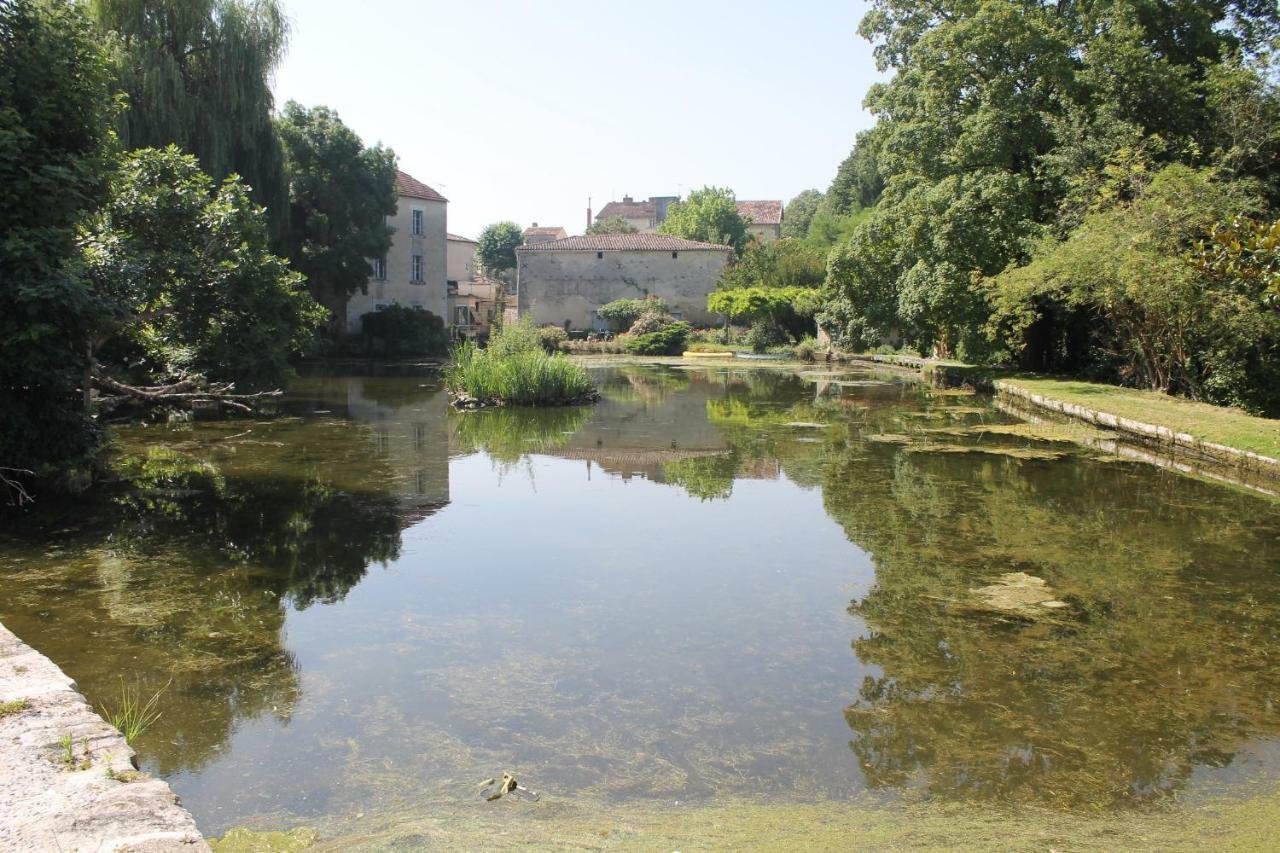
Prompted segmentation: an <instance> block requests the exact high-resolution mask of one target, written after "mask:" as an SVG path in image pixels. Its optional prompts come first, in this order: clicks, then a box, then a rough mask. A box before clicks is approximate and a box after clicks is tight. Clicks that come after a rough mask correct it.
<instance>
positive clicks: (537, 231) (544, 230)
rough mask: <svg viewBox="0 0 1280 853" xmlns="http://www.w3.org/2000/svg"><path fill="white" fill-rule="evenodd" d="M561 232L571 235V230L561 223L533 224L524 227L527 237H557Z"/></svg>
mask: <svg viewBox="0 0 1280 853" xmlns="http://www.w3.org/2000/svg"><path fill="white" fill-rule="evenodd" d="M560 234H563V235H565V236H566V237H567V236H569V232H568V231H565V230H564V228H562V227H561V226H559V225H531V226H529V227H528V228H526V229H524V236H526V237H555V236H558V235H560Z"/></svg>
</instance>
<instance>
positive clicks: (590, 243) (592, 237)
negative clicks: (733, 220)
mask: <svg viewBox="0 0 1280 853" xmlns="http://www.w3.org/2000/svg"><path fill="white" fill-rule="evenodd" d="M548 250H552V251H561V252H672V251H677V250H679V251H686V252H693V251H710V250H714V251H718V252H730V251H733V250H732V248H731V247H729V246H721V245H719V244H717V243H699V242H698V241H696V240H685V239H684V238H683V237H672V236H670V235H667V234H588V235H585V236H582V237H566V238H565V239H563V240H550V241H548V242H546V243H530V244H529V245H526V246H517V247H516V251H517V252H546V251H548Z"/></svg>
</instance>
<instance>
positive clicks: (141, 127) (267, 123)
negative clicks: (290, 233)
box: [88, 0, 288, 232]
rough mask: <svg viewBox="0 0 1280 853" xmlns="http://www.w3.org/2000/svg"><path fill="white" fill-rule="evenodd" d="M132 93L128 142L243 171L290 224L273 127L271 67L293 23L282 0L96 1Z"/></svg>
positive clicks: (123, 135) (276, 223)
mask: <svg viewBox="0 0 1280 853" xmlns="http://www.w3.org/2000/svg"><path fill="white" fill-rule="evenodd" d="M88 5H89V9H90V10H91V13H92V15H93V17H94V19H95V20H96V21H97V23H98V26H99V28H100V29H101V30H102V31H103V32H104V34H106V35H108V40H107V43H108V44H109V45H110V49H111V51H112V54H113V60H114V65H115V70H116V76H117V81H118V85H119V86H120V88H121V89H122V90H123V92H124V93H125V95H126V96H127V99H128V104H127V106H128V108H127V109H126V110H124V111H123V112H122V113H121V114H120V120H119V122H118V125H117V127H118V131H119V134H120V139H121V141H122V142H123V143H124V145H125V147H127V148H161V147H164V146H165V145H169V144H174V145H177V146H178V147H180V148H182V149H184V150H186V151H189V152H191V153H193V154H195V155H196V156H197V157H198V158H199V159H200V165H201V167H202V168H203V169H204V170H205V171H206V172H208V173H209V174H210V175H212V176H213V178H214V179H215V180H219V181H220V180H222V179H223V178H225V177H227V176H229V175H231V174H238V175H240V176H241V177H242V178H243V179H244V180H245V181H246V182H247V183H248V185H249V186H250V187H251V188H252V191H253V198H254V200H255V201H256V202H257V203H258V204H261V205H266V206H267V208H268V209H269V213H270V216H271V222H272V228H273V231H276V232H278V231H279V229H280V228H281V227H282V226H283V224H284V217H285V210H286V199H287V191H286V181H285V174H284V156H283V154H282V152H281V149H280V142H279V140H278V139H277V137H276V133H275V128H274V127H273V126H272V111H273V109H274V102H273V100H272V95H271V85H270V83H271V74H272V72H273V71H274V70H275V68H276V66H277V65H278V64H279V62H280V60H281V58H282V57H283V56H284V51H285V46H286V42H287V39H288V25H287V22H286V19H285V16H284V13H283V11H282V10H281V8H280V5H279V3H277V2H276V0H90V2H89V4H88Z"/></svg>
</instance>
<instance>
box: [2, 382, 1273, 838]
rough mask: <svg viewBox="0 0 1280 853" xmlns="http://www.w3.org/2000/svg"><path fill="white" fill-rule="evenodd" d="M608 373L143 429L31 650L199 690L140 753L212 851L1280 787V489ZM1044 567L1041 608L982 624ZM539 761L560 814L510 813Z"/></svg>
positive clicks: (433, 387)
mask: <svg viewBox="0 0 1280 853" xmlns="http://www.w3.org/2000/svg"><path fill="white" fill-rule="evenodd" d="M596 373H597V378H598V380H599V382H600V384H601V390H602V394H603V398H602V401H601V402H600V403H599V404H598V405H596V406H594V407H587V408H564V409H553V410H541V411H518V410H494V411H483V412H475V413H467V414H457V413H453V412H451V411H450V410H449V408H448V406H447V402H446V399H445V396H444V395H443V393H442V392H441V391H440V390H439V387H438V380H437V378H436V377H435V376H433V375H432V374H430V373H427V372H416V371H414V370H411V369H410V370H404V371H386V372H384V374H383V375H371V376H346V377H322V376H315V377H307V378H304V379H302V380H300V381H299V382H298V383H297V384H296V386H295V388H294V389H293V390H292V391H291V392H290V394H289V397H288V399H287V400H286V402H285V403H284V404H283V406H284V409H285V411H284V416H283V417H280V418H277V419H274V420H269V421H265V420H264V421H245V420H229V421H207V422H197V423H194V424H176V425H169V426H151V427H146V428H142V427H135V428H130V429H125V430H121V431H120V432H119V433H118V435H117V444H118V448H119V454H120V458H119V466H120V470H121V472H122V475H121V479H120V481H119V482H118V483H114V484H112V485H110V486H109V487H107V488H104V489H102V490H100V491H99V492H98V494H97V496H96V498H95V500H94V502H93V503H92V504H91V505H88V506H86V505H84V504H83V503H82V504H80V505H78V506H75V507H55V506H47V507H45V508H44V510H43V514H42V516H41V517H40V518H39V521H38V523H37V524H33V525H32V526H31V528H29V529H24V530H22V531H9V532H8V533H6V534H5V535H4V536H3V537H2V538H0V590H3V595H0V620H2V621H3V622H4V623H5V624H6V625H7V626H8V627H9V628H10V629H12V630H13V631H14V632H15V633H17V634H18V635H19V636H20V637H22V638H23V639H25V640H26V641H27V642H28V643H30V644H32V645H33V646H35V647H36V648H38V649H39V650H41V651H43V652H44V653H46V654H48V655H49V656H50V657H51V658H53V660H54V661H55V662H56V663H58V664H59V665H60V666H61V667H63V669H65V670H66V671H67V672H68V674H70V675H71V676H72V677H73V678H75V679H76V680H77V681H78V683H79V684H80V687H81V689H82V690H83V691H84V692H85V694H86V695H87V696H88V698H89V700H90V701H91V702H92V703H94V704H95V705H98V706H102V705H106V706H111V705H112V704H113V703H114V702H116V701H117V697H118V696H119V694H120V692H121V689H122V680H123V684H124V685H134V684H135V683H137V684H140V685H141V686H142V687H143V689H144V691H146V692H147V693H151V692H155V691H163V692H162V693H161V696H160V700H159V707H160V710H161V712H162V716H161V718H160V720H159V721H158V722H157V723H156V724H155V725H154V726H153V727H152V728H151V729H150V730H148V731H147V732H146V733H145V734H144V735H143V736H142V737H141V739H140V740H139V742H138V744H137V748H138V751H139V754H140V759H141V763H142V765H143V767H144V769H146V770H149V771H151V772H154V773H156V774H158V775H161V776H163V777H164V778H166V779H168V780H169V781H170V783H171V784H172V786H173V788H174V789H175V790H176V791H177V793H178V794H179V795H180V796H181V797H182V799H183V802H184V803H185V804H186V805H187V806H188V808H190V810H191V811H192V812H193V813H194V814H195V816H196V819H197V821H198V823H199V824H200V827H201V829H202V830H203V831H204V832H205V833H206V834H209V835H218V834H221V833H222V832H224V831H226V830H227V829H228V828H230V827H234V826H240V825H248V826H254V827H258V828H272V827H274V828H282V827H291V826H297V825H304V826H314V827H320V828H321V829H322V831H323V832H328V833H330V834H333V833H339V832H341V831H343V830H344V829H350V828H351V827H353V826H356V825H357V824H359V822H361V821H377V820H384V821H390V820H391V819H392V817H393V816H394V817H395V819H396V820H404V819H405V815H418V816H432V815H435V816H438V815H441V814H456V813H459V810H462V812H463V813H469V812H467V810H474V809H486V808H487V809H490V810H494V809H497V808H502V809H507V810H508V811H510V810H511V809H515V808H526V809H542V810H544V811H543V813H545V814H548V815H554V814H556V812H555V809H556V808H557V806H556V805H555V804H557V803H559V804H571V806H572V808H574V809H576V810H577V813H579V814H589V813H591V811H592V809H605V810H607V809H610V808H617V809H626V808H628V807H631V806H637V807H645V806H646V805H649V806H653V807H655V808H657V807H661V808H667V807H676V806H677V805H678V806H679V807H682V808H683V807H687V806H690V805H692V806H697V805H698V804H708V803H724V802H726V801H729V800H748V801H751V802H755V803H796V804H804V805H805V806H806V807H813V808H817V809H819V810H821V809H822V808H824V805H823V804H836V803H842V802H849V801H851V800H854V799H860V801H865V800H867V799H868V798H869V799H870V801H873V802H876V803H887V804H890V805H891V804H893V803H896V802H907V801H912V802H920V801H929V802H940V803H947V804H958V805H959V806H963V807H965V808H972V807H977V808H987V807H998V808H1014V809H1017V808H1030V809H1038V810H1048V811H1049V812H1051V813H1061V814H1107V815H1112V816H1115V815H1120V816H1124V815H1126V814H1130V813H1135V814H1136V813H1142V812H1144V811H1148V810H1150V809H1153V808H1159V807H1161V806H1162V804H1166V803H1168V802H1171V801H1174V800H1177V801H1179V802H1182V801H1194V800H1196V799H1197V798H1200V799H1204V798H1210V797H1215V796H1220V795H1222V796H1237V795H1238V796H1246V795H1248V794H1249V793H1250V792H1256V791H1257V790H1258V786H1259V785H1262V784H1271V783H1272V782H1274V781H1275V780H1276V779H1277V778H1280V773H1277V770H1278V769H1280V707H1278V706H1277V700H1280V667H1277V666H1276V665H1275V661H1276V659H1277V656H1280V513H1278V512H1277V504H1276V503H1275V501H1274V500H1272V499H1269V498H1266V497H1262V496H1258V495H1254V494H1250V493H1246V492H1243V491H1238V490H1233V489H1231V488H1228V487H1226V486H1222V485H1217V484H1212V483H1209V482H1202V481H1199V480H1195V479H1190V478H1186V477H1181V476H1178V475H1176V474H1173V473H1170V472H1166V471H1162V470H1160V469H1157V468H1155V467H1150V466H1146V465H1142V464H1139V463H1135V462H1130V461H1125V460H1123V459H1121V458H1118V457H1116V456H1113V455H1109V454H1106V453H1104V452H1101V451H1099V450H1092V449H1089V448H1088V447H1085V446H1082V445H1081V444H1079V443H1078V442H1076V441H1072V440H1071V439H1077V438H1079V436H1073V435H1070V434H1069V433H1070V430H1064V429H1060V428H1057V429H1055V428H1052V427H1049V428H1043V429H1031V428H1029V427H1027V425H1025V424H1022V423H1021V422H1019V421H1017V420H1016V419H1014V418H1013V417H1011V416H1008V415H1005V414H1001V413H1000V412H998V411H997V410H996V409H995V408H994V407H993V406H992V404H991V402H990V400H988V399H985V398H980V397H974V396H971V395H966V394H964V393H960V392H955V391H938V390H935V389H930V388H927V387H925V386H922V385H920V384H917V383H915V382H914V381H911V380H910V379H908V378H904V377H900V376H897V375H887V374H883V373H872V372H868V371H866V370H858V369H835V370H829V369H826V368H821V369H817V368H815V369H811V370H797V369H791V368H778V367H764V366H759V367H747V368H739V367H717V366H703V365H698V366H691V367H684V366H680V365H669V364H668V365H657V364H655V365H642V364H636V365H613V366H607V367H600V368H597V369H596ZM1018 573H1022V574H1021V575H1019V574H1018ZM1024 576H1029V577H1030V578H1032V579H1035V582H1036V583H1039V582H1040V581H1043V584H1042V585H1041V587H1040V588H1043V589H1044V590H1047V591H1046V592H1045V594H1044V595H1042V596H1040V599H1044V600H1047V601H1048V604H1047V605H1045V606H1043V607H1042V608H1041V609H1039V610H1036V609H1035V604H1036V602H1035V601H1033V602H1032V607H1031V609H1030V611H1028V610H1026V609H1025V608H1024V609H1023V610H1018V611H1014V610H1002V609H1001V608H1000V607H999V606H997V605H992V604H990V602H988V601H987V599H986V598H984V597H983V596H984V593H983V592H982V590H983V589H984V588H987V587H992V586H993V585H994V586H995V587H998V586H999V585H1000V584H1001V583H1005V582H1009V579H1010V578H1014V579H1017V578H1021V577H1024ZM984 602H985V603H984ZM1041 603H1043V602H1041ZM507 770H509V771H511V772H513V773H515V774H516V775H517V777H518V778H520V780H521V781H522V783H523V784H525V785H527V786H528V787H531V788H533V789H535V790H537V791H539V792H540V793H541V796H542V799H541V800H540V801H539V802H538V803H536V804H534V803H532V801H526V802H525V803H524V804H523V805H511V806H509V805H507V804H506V803H505V802H504V803H502V804H485V803H482V802H481V801H480V800H479V798H478V797H477V796H476V784H477V783H478V782H479V781H481V780H483V779H485V778H486V777H491V776H494V775H496V774H501V773H502V772H503V771H507ZM548 809H549V810H550V811H547V810H548ZM492 813H498V812H496V811H495V812H492ZM503 813H505V812H503ZM424 819H425V818H424Z"/></svg>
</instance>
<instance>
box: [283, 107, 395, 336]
mask: <svg viewBox="0 0 1280 853" xmlns="http://www.w3.org/2000/svg"><path fill="white" fill-rule="evenodd" d="M277 124H278V128H279V133H280V139H281V142H282V143H283V145H284V152H285V163H286V167H287V172H288V175H289V220H288V225H287V227H286V230H285V234H284V239H283V244H284V246H285V252H286V254H287V255H288V257H289V261H290V264H291V265H292V266H293V268H294V269H295V270H297V271H298V272H301V273H302V274H303V275H305V276H306V277H307V283H308V286H309V287H310V290H311V294H312V296H313V297H314V298H315V299H316V300H317V301H318V302H320V303H321V304H322V305H324V306H326V307H327V308H328V309H329V310H330V312H332V313H333V315H334V316H335V317H336V316H339V315H345V306H346V303H347V299H348V298H350V296H351V294H353V293H355V292H356V291H357V290H363V289H364V288H365V287H366V286H367V282H368V280H369V261H370V259H373V258H381V257H384V256H385V255H386V254H387V252H388V250H390V248H391V234H392V228H391V226H390V225H388V224H387V217H388V216H391V215H393V214H394V213H395V212H396V202H397V196H396V156H395V153H394V152H392V151H390V150H389V149H386V148H383V147H382V146H380V145H378V146H374V147H372V148H366V147H365V146H364V143H363V142H362V141H361V140H360V137H359V136H357V135H356V134H355V132H354V131H352V130H351V129H350V128H349V127H347V126H346V125H345V124H343V123H342V119H341V118H339V117H338V114H337V113H335V112H334V111H333V110H330V109H329V108H328V107H313V108H311V109H307V108H306V107H303V106H302V105H301V104H298V103H296V102H294V101H290V102H289V103H288V104H286V105H285V108H284V112H283V114H282V115H281V116H280V118H279V120H278V122H277Z"/></svg>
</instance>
